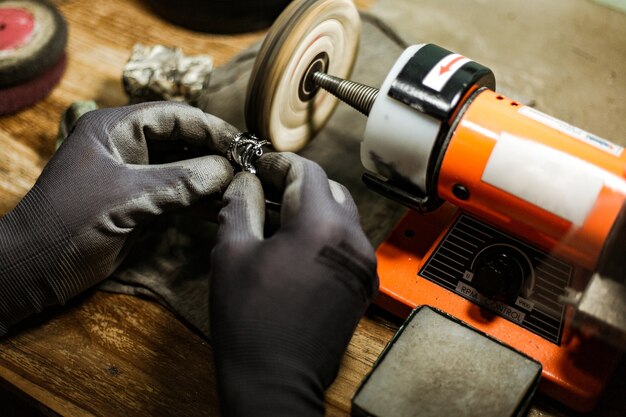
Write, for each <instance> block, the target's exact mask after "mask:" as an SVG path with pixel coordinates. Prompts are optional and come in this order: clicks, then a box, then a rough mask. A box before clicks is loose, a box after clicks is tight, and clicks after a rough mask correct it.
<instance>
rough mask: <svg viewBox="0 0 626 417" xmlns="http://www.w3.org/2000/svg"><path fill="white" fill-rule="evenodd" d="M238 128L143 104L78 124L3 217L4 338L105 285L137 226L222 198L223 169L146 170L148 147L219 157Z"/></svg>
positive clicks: (0, 290)
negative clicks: (24, 322) (16, 326)
mask: <svg viewBox="0 0 626 417" xmlns="http://www.w3.org/2000/svg"><path fill="white" fill-rule="evenodd" d="M236 133H237V130H236V129H235V128H234V127H232V126H230V125H229V124H227V123H226V122H223V121H222V120H220V119H217V118H215V117H213V116H210V115H208V114H205V113H203V112H202V111H201V110H199V109H196V108H193V107H190V106H187V105H183V104H175V103H147V104H142V105H137V106H130V107H122V108H117V109H107V110H97V111H93V112H89V113H87V114H85V115H84V116H83V117H81V118H80V120H79V121H78V124H77V125H76V127H75V129H74V130H73V132H72V133H71V134H70V136H69V137H68V138H67V140H66V141H65V142H64V143H63V145H62V146H61V147H60V148H59V150H58V151H57V153H56V154H55V155H54V157H53V158H52V159H51V160H50V162H49V163H48V165H47V166H46V167H45V168H44V170H43V172H42V173H41V176H40V177H39V179H38V180H37V182H36V183H35V185H34V186H33V188H32V189H31V190H30V192H29V193H28V194H27V195H26V196H25V197H24V199H23V200H22V201H21V202H20V203H19V204H18V205H17V207H15V209H13V210H12V211H11V212H10V213H8V214H6V215H5V216H4V217H2V218H0V335H2V334H4V333H6V331H7V329H8V327H9V326H10V325H11V324H13V323H15V322H17V321H19V320H21V319H22V318H25V317H26V316H28V315H30V314H32V313H35V312H38V311H41V310H42V309H43V308H44V307H46V306H49V305H53V304H59V303H61V304H62V303H64V302H65V301H66V300H67V299H69V298H70V297H72V296H74V295H76V294H78V293H79V292H81V291H83V290H84V289H86V288H88V287H90V286H92V285H93V284H95V283H97V282H99V281H101V280H102V279H104V278H106V277H107V276H108V275H109V274H110V273H111V272H112V271H113V270H114V269H115V267H116V266H117V265H118V264H119V263H120V261H121V260H122V258H123V255H124V253H125V250H124V249H125V244H127V242H128V238H129V235H130V234H131V232H133V230H134V229H135V227H136V226H138V225H140V224H141V223H144V222H146V221H148V220H149V219H150V218H152V217H154V216H157V215H159V214H160V213H163V212H166V211H170V210H174V209H177V208H180V207H184V206H189V205H190V204H192V203H193V202H194V201H196V200H198V199H200V198H201V197H204V196H210V195H213V194H216V193H219V192H220V191H222V190H223V189H225V188H226V186H227V185H228V183H229V182H230V180H231V179H232V168H231V165H230V164H229V162H228V161H227V160H226V159H225V158H223V157H220V156H215V155H212V156H203V157H198V158H194V159H188V160H184V161H179V162H173V163H168V164H162V165H148V163H149V162H152V161H149V158H148V156H149V155H148V144H149V143H152V142H153V143H154V144H155V146H158V145H168V144H175V143H181V142H184V143H185V144H186V146H189V147H196V148H203V149H204V153H205V154H208V153H216V152H218V151H221V152H220V153H223V148H224V146H225V143H227V142H228V140H230V138H232V137H233V135H235V134H236Z"/></svg>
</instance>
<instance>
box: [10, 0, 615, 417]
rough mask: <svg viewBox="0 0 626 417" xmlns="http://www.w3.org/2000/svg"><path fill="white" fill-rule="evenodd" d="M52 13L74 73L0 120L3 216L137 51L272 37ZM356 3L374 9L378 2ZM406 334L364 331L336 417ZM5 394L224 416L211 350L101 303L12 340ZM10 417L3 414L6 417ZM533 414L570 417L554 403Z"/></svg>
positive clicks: (137, 310)
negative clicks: (67, 113)
mask: <svg viewBox="0 0 626 417" xmlns="http://www.w3.org/2000/svg"><path fill="white" fill-rule="evenodd" d="M53 3H55V4H56V5H57V6H58V7H59V8H60V10H61V11H62V13H63V14H64V15H65V17H66V19H67V21H68V23H69V28H70V31H69V33H70V36H69V44H68V53H69V64H68V68H67V72H66V74H65V76H64V78H63V80H62V82H61V84H60V85H59V86H58V87H57V88H56V89H55V90H54V92H53V93H52V94H51V95H50V96H49V97H48V98H47V99H45V100H43V101H41V102H39V103H38V104H36V105H35V106H33V107H32V108H29V109H26V110H24V111H22V112H19V113H17V114H14V115H9V116H2V117H0V215H2V214H4V213H6V212H7V211H9V210H10V209H11V208H13V207H14V206H15V205H16V204H17V202H18V201H19V200H20V199H21V198H22V196H23V195H24V194H25V193H26V192H27V191H28V190H29V189H30V187H31V186H32V184H33V183H34V181H35V180H36V178H37V176H38V175H39V173H40V172H41V169H42V168H43V166H44V165H45V163H46V162H47V161H48V159H49V158H50V156H51V155H52V153H53V151H54V144H55V140H56V130H57V124H58V120H59V118H60V115H61V113H62V112H63V110H64V109H65V108H66V107H67V106H68V105H69V104H70V103H72V102H73V101H77V100H89V99H95V100H96V101H97V102H98V104H99V105H100V106H101V107H109V106H118V105H123V104H125V103H126V101H127V100H126V97H125V95H124V93H123V89H122V85H121V81H120V78H121V72H122V68H123V66H124V64H125V62H126V60H127V59H128V56H129V53H130V49H131V48H132V46H133V45H134V44H135V43H137V42H140V43H144V44H148V45H152V44H157V43H162V44H166V45H173V46H179V47H181V48H182V49H183V51H184V52H185V53H187V54H200V53H207V54H210V55H212V56H213V57H214V59H215V64H216V65H221V64H223V63H225V62H227V61H228V60H229V59H230V58H231V57H232V56H234V55H235V54H236V53H238V52H240V51H242V50H243V49H245V48H246V47H248V46H249V45H250V44H251V43H252V42H254V41H256V40H258V39H260V38H261V37H262V36H263V33H262V32H255V33H249V34H243V35H234V36H218V35H209V34H203V33H198V32H192V31H188V30H185V29H182V28H179V27H176V26H173V25H171V24H169V23H167V22H165V21H163V20H162V19H160V18H159V17H157V16H155V15H154V14H153V13H152V12H151V10H150V8H149V1H141V0H105V1H97V2H96V1H85V0H82V1H81V0H56V1H53ZM356 3H357V4H358V5H359V6H360V7H361V8H366V7H369V6H370V5H371V4H373V3H374V0H358V1H357V2H356ZM396 328H397V324H394V323H392V322H390V321H388V320H386V319H385V318H382V315H381V314H380V312H376V311H374V312H373V313H372V312H371V313H370V314H368V315H366V317H364V318H363V320H361V322H360V324H359V326H358V328H357V331H356V332H355V335H354V337H353V339H352V341H351V343H350V346H349V348H348V351H347V353H346V355H345V357H344V359H343V362H342V367H341V369H340V373H339V375H338V377H337V379H336V381H335V383H334V384H333V385H332V386H331V388H330V389H329V391H328V392H327V404H328V407H327V415H329V416H346V415H348V414H349V409H350V399H351V398H352V395H353V393H354V392H355V390H356V389H357V387H358V385H359V384H360V382H361V380H362V378H363V377H364V376H365V374H366V373H367V372H368V371H369V370H370V369H371V367H372V364H373V363H374V361H375V360H376V358H377V357H378V355H379V354H380V352H381V351H382V349H383V348H384V346H385V345H386V343H387V342H388V341H389V340H390V338H391V337H392V335H393V334H394V332H395V330H396ZM623 368H624V367H622V370H623ZM0 387H4V388H5V389H9V390H11V391H12V392H15V393H18V394H20V395H22V396H24V397H28V398H29V399H30V400H31V401H32V402H34V403H35V404H36V405H37V407H38V408H39V409H41V410H44V414H45V415H62V416H123V417H128V416H144V415H146V416H148V415H149V416H213V415H217V414H218V400H217V395H216V390H215V379H214V375H213V363H212V354H211V348H210V346H209V345H208V344H207V343H206V341H205V340H204V339H203V338H201V337H200V336H198V335H197V334H195V333H194V332H192V331H191V330H190V329H189V328H188V327H187V326H185V325H184V324H183V323H182V322H180V321H179V320H178V319H177V318H176V317H175V316H173V315H172V314H171V313H170V312H168V311H167V310H165V309H164V308H163V307H161V306H159V305H157V304H154V303H152V302H149V301H145V300H141V299H138V298H133V297H129V296H124V295H112V294H105V293H101V292H89V293H87V294H85V295H83V296H81V297H79V298H78V299H76V300H73V301H72V302H70V303H69V304H68V305H66V306H64V307H63V308H59V309H56V310H54V311H52V312H47V313H46V314H45V315H44V316H42V317H37V318H35V319H32V320H30V321H28V322H26V323H23V324H22V325H20V326H19V327H18V328H15V329H13V330H12V332H11V333H10V334H9V335H8V337H5V338H3V339H1V340H0ZM617 387H618V388H617V389H613V390H612V391H611V392H610V394H609V395H610V396H611V397H615V398H619V396H620V395H623V392H621V394H620V389H621V388H620V387H622V388H623V384H622V385H619V384H618V385H617ZM0 398H1V397H0ZM541 401H543V402H541ZM618 401H619V400H618ZM542 404H547V405H542ZM609 408H610V407H609ZM4 412H6V410H5V409H2V408H0V416H4ZM532 413H534V414H533V415H536V416H547V415H564V414H568V412H567V411H563V409H562V408H559V406H554V405H553V404H552V403H551V402H550V401H545V400H540V403H539V405H538V407H536V408H535V409H534V410H533V412H532ZM613 415H617V414H613Z"/></svg>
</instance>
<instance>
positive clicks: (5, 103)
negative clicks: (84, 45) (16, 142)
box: [0, 54, 67, 115]
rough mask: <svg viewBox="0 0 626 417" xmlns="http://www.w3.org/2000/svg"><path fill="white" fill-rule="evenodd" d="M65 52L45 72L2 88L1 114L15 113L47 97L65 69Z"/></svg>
mask: <svg viewBox="0 0 626 417" xmlns="http://www.w3.org/2000/svg"><path fill="white" fill-rule="evenodd" d="M66 64H67V59H66V56H65V54H62V55H61V58H60V59H58V60H57V62H56V63H55V64H54V65H53V66H52V67H51V68H49V69H48V70H47V71H45V72H44V73H42V74H40V75H38V76H37V77H35V78H33V79H31V80H28V81H26V82H24V83H22V84H18V85H14V86H11V87H5V88H0V115H1V114H9V113H15V112H16V111H18V110H21V109H23V108H25V107H28V106H31V105H33V104H35V103H36V102H37V101H39V100H41V99H43V98H45V97H46V96H47V95H48V94H49V93H50V91H52V89H53V88H54V86H55V85H57V83H58V82H59V80H60V79H61V77H62V76H63V72H64V71H65V66H66Z"/></svg>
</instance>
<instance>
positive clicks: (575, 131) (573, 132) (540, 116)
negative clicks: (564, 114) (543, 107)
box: [519, 107, 624, 156]
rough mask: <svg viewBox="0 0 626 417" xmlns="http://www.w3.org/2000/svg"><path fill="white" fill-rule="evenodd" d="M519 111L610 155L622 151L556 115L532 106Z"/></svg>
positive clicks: (620, 148)
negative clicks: (553, 115)
mask: <svg viewBox="0 0 626 417" xmlns="http://www.w3.org/2000/svg"><path fill="white" fill-rule="evenodd" d="M519 113H520V114H521V115H523V116H526V117H529V118H531V119H533V120H535V121H537V122H539V123H543V124H544V125H546V126H550V127H551V128H552V129H556V130H558V131H559V132H562V133H565V134H566V135H569V136H571V137H573V138H575V139H578V140H580V141H582V142H585V143H586V144H588V145H591V146H593V147H595V148H598V149H600V150H602V151H604V152H606V153H609V154H611V155H615V156H620V155H621V154H622V152H623V151H624V148H623V147H621V146H619V145H616V144H614V143H613V142H610V141H608V140H606V139H602V138H601V137H599V136H596V135H594V134H592V133H589V132H587V131H584V130H582V129H580V128H578V127H576V126H572V125H570V124H568V123H565V122H564V121H562V120H559V119H557V118H556V117H552V116H550V115H547V114H545V113H542V112H540V111H539V110H535V109H533V108H532V107H522V108H520V109H519Z"/></svg>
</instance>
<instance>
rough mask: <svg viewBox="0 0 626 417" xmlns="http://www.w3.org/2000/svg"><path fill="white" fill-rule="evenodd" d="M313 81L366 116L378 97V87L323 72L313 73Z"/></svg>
mask: <svg viewBox="0 0 626 417" xmlns="http://www.w3.org/2000/svg"><path fill="white" fill-rule="evenodd" d="M313 81H314V82H315V84H317V85H318V86H319V87H321V88H323V89H324V90H326V91H328V92H329V93H330V94H332V95H333V96H335V97H337V98H338V99H339V100H341V101H343V102H344V103H346V104H348V105H350V106H352V107H353V108H355V109H356V110H358V111H360V112H361V113H363V114H364V115H366V116H369V114H370V110H371V109H372V106H373V105H374V100H376V97H378V89H377V88H374V87H370V86H368V85H365V84H361V83H357V82H355V81H350V80H344V79H342V78H338V77H333V76H332V75H328V74H325V73H323V72H316V73H315V74H313Z"/></svg>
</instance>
